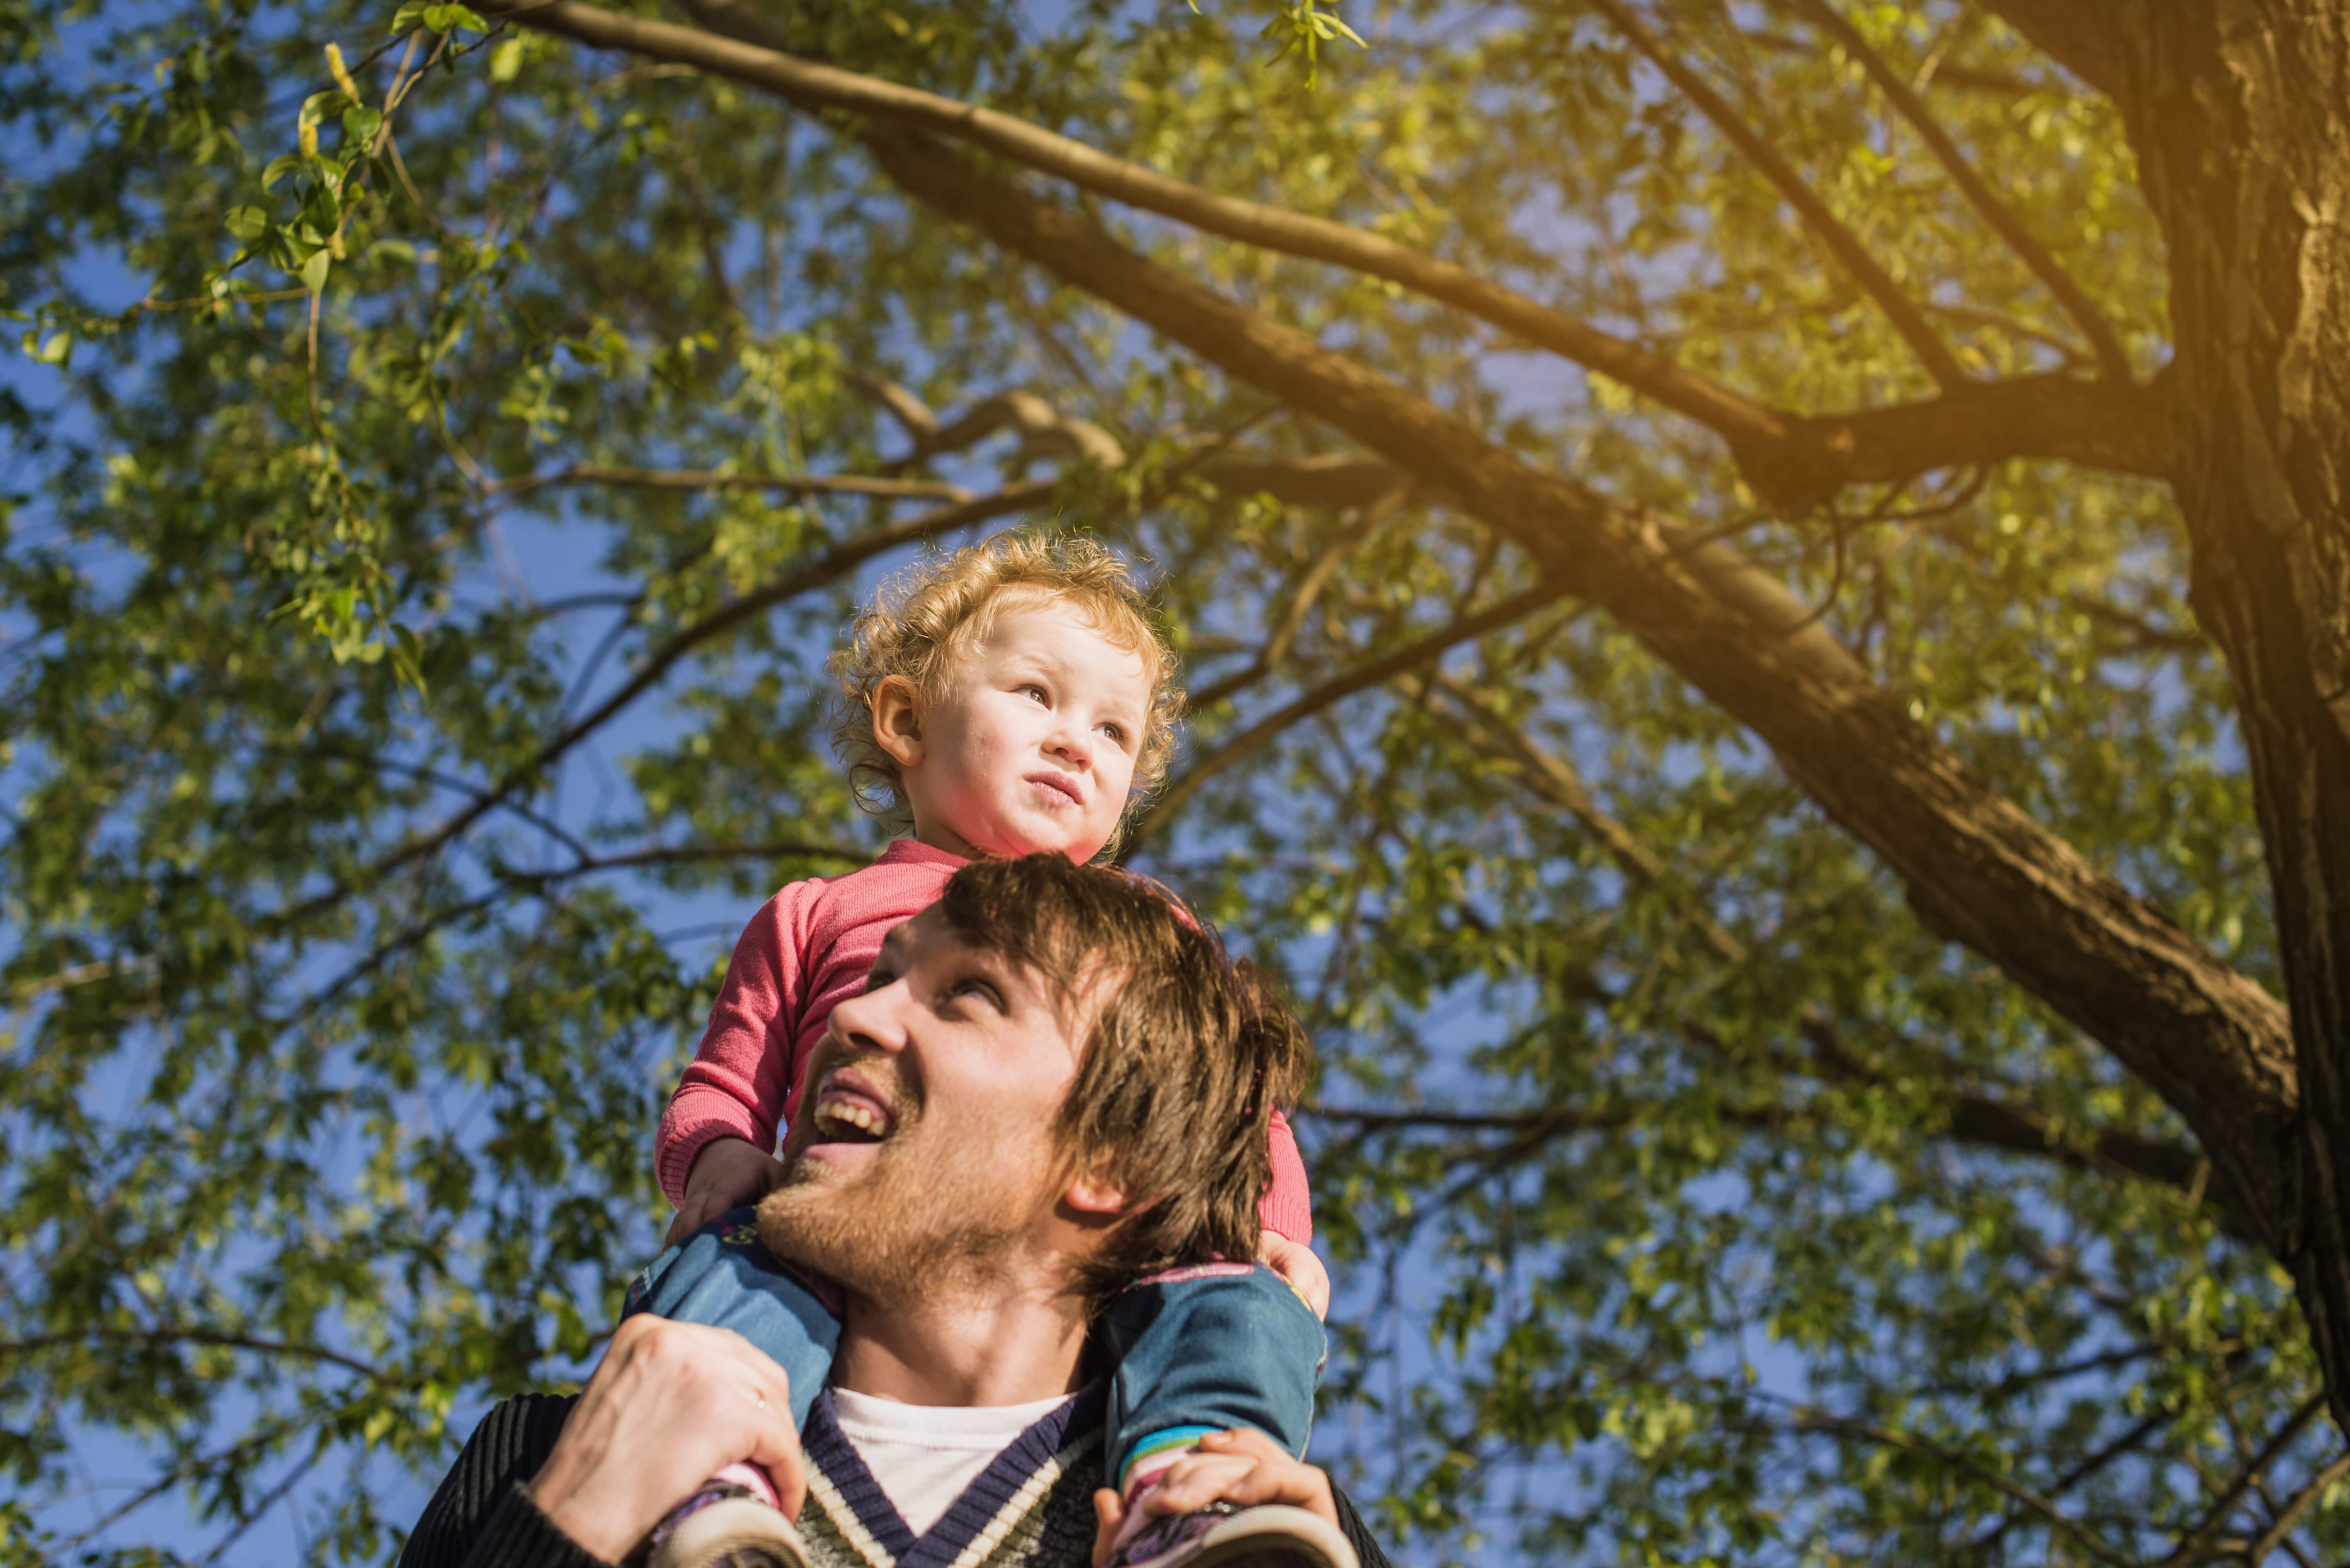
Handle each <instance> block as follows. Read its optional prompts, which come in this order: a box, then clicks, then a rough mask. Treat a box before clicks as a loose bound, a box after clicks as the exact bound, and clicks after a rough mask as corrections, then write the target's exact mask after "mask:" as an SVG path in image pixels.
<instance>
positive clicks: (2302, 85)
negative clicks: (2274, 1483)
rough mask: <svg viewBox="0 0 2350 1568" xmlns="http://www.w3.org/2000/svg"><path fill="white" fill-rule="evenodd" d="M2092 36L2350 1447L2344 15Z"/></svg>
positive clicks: (2221, 12) (2294, 1185)
mask: <svg viewBox="0 0 2350 1568" xmlns="http://www.w3.org/2000/svg"><path fill="white" fill-rule="evenodd" d="M2081 47H2090V48H2092V49H2093V52H2095V53H2097V54H2099V55H2100V57H2102V58H2104V59H2106V60H2107V61H2109V62H2110V66H2109V69H2108V76H2109V78H2110V79H2111V81H2112V83H2113V87H2114V90H2115V93H2116V98H2117V99H2118V101H2119V102H2120V104H2121V106H2122V109H2123V113H2124V116H2125V119H2126V123H2127V125H2128V128H2129V133H2130V140H2131V142H2132V144H2133V145H2134V147H2135V148H2136V151H2137V155H2138V158H2139V161H2140V163H2141V166H2142V168H2143V171H2144V181H2145V187H2146V192H2147V198H2148V200H2149V201H2150V202H2152V204H2153V207H2154V211H2155V213H2156V215H2157V216H2158V219H2159V221H2160V222H2161V224H2162V227H2163V232H2164V234H2165V236H2166V238H2167V239H2168V243H2169V246H2170V276H2171V295H2170V310H2171V319H2172V327H2173V337H2174V341H2175V343H2176V345H2177V347H2176V357H2175V361H2174V366H2173V372H2172V375H2171V377H2170V380H2171V382H2172V386H2171V387H2170V389H2169V390H2170V393H2171V396H2170V399H2169V409H2170V417H2171V418H2172V420H2173V421H2174V429H2175V434H2176V440H2175V442H2174V445H2175V447H2176V450H2178V452H2180V453H2181V454H2182V456H2181V460H2180V462H2179V463H2178V468H2177V470H2176V471H2175V472H2174V473H2173V476H2172V485H2173V488H2174V489H2175V491H2176V493H2177V494H2178V502H2179V506H2180V509H2181V511H2182V513H2183V514H2184V515H2185V517H2186V522H2187V527H2188V534H2189V541H2190V543H2191V545H2192V549H2193V561H2194V565H2193V581H2192V602H2193V604H2194V607H2195V612H2196V615H2197V618H2199V620H2200V621H2201V623H2202V625H2203V628H2204V629H2205V630H2206V631H2207V632H2209V633H2210V636H2211V638H2212V639H2213V640H2214V641H2215V642H2217V643H2218V644H2219V645H2220V649H2222V650H2223V651H2224V652H2225V653H2226V655H2227V658H2228V665H2229V670H2230V673H2231V675H2232V677H2233V679H2234V681H2235V687H2236V694H2237V701H2238V709H2239V711H2240V713H2241V723H2242V732H2243V742H2244V747H2245V751H2246V753H2247V754H2248V756H2249V758H2250V761H2251V774H2252V783H2253V787H2254V797H2255V800H2256V803H2257V808H2258V811H2259V815H2260V825H2261V833H2262V839H2263V841H2264V844H2265V846H2266V850H2267V856H2268V867H2269V875H2270V878H2271V881H2272V889H2273V896H2274V902H2275V910H2276V922H2277V929H2278V937H2279V943H2280V947H2281V950H2282V963H2283V969H2284V977H2285V986H2286V994H2287V1000H2288V1002H2289V1005H2290V1008H2291V1012H2292V1017H2293V1045H2294V1057H2295V1064H2296V1066H2297V1068H2298V1072H2299V1077H2300V1081H2301V1085H2302V1110H2301V1115H2300V1116H2299V1118H2298V1121H2297V1128H2296V1130H2297V1134H2298V1136H2297V1137H2295V1138H2294V1139H2293V1146H2292V1154H2291V1158H2290V1167H2291V1170H2292V1176H2293V1179H2292V1181H2291V1185H2290V1189H2289V1193H2288V1198H2287V1202H2286V1205H2285V1207H2284V1209H2283V1210H2282V1215H2281V1218H2282V1220H2283V1222H2284V1223H2283V1229H2282V1231H2280V1232H2279V1233H2278V1235H2277V1240H2276V1246H2277V1251H2278V1252H2279V1254H2280V1256H2281V1257H2282V1259H2283V1260H2284V1262H2286V1264H2287V1266H2288V1267H2290V1268H2291V1270H2292V1271H2293V1278H2294V1281H2295V1282H2296V1285H2297V1287H2298V1292H2299V1296H2300V1300H2301V1305H2302V1311H2303V1315H2304V1316H2306V1317H2307V1319H2308V1321H2309V1325H2310V1333H2311V1335H2312V1337H2313V1339H2314V1342H2315V1345H2316V1349H2317V1353H2318V1357H2319V1360H2320V1362H2321V1363H2322V1364H2323V1366H2324V1368H2325V1373H2326V1385H2327V1387H2328V1389H2329V1391H2330V1396H2331V1398H2332V1401H2333V1407H2334V1418H2335V1420H2336V1421H2337V1422H2340V1423H2341V1424H2342V1425H2343V1426H2344V1427H2345V1429H2350V967H2345V965H2350V592H2345V589H2350V227H2345V224H2346V223H2350V11H2345V7H2344V6H2343V5H2341V4H2340V3H2339V0H2133V3H2132V4H2129V5H2124V6H2116V7H2115V8H2114V11H2113V12H2112V13H2111V14H2110V19H2109V20H2108V21H2107V23H2106V34H2105V36H2104V37H2103V38H2102V39H2101V40H2093V41H2092V43H2091V44H2089V45H2083V46H2081Z"/></svg>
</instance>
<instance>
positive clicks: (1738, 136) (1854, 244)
mask: <svg viewBox="0 0 2350 1568" xmlns="http://www.w3.org/2000/svg"><path fill="white" fill-rule="evenodd" d="M1590 3H1591V7H1592V9H1593V10H1595V11H1597V12H1598V13H1599V14H1600V15H1601V16H1605V17H1607V20H1608V22H1609V24H1610V25H1612V26H1614V27H1615V28H1616V30H1617V32H1619V33H1621V34H1623V35H1624V36H1625V37H1627V38H1628V39H1630V40H1631V43H1632V47H1634V48H1636V49H1638V50H1639V51H1640V53H1641V54H1643V55H1645V56H1647V57H1648V60H1649V62H1650V63H1651V64H1652V65H1654V66H1655V67H1657V69H1659V71H1662V72H1663V73H1664V75H1665V78H1666V79H1667V80H1668V81H1669V82H1671V83H1672V84H1673V86H1674V87H1675V88H1679V90H1680V93H1681V95H1682V96H1683V97H1685V98H1687V99H1689V100H1690V103H1692V104H1694V105H1696V106H1697V109H1698V112H1699V113H1700V114H1702V115H1704V116H1705V117H1706V119H1710V120H1711V121H1712V122H1713V124H1714V127H1715V129H1717V130H1720V131H1721V134H1722V135H1723V136H1724V137H1726V138H1728V139H1729V140H1730V142H1731V145H1732V146H1733V147H1735V148H1737V149H1738V151H1740V152H1741V153H1742V154H1743V155H1744V157H1745V159H1746V161H1748V162H1749V163H1752V165H1753V166H1754V169H1755V171H1756V172H1758V173H1760V174H1761V175H1762V176H1763V178H1764V179H1765V180H1768V181H1769V182H1771V183H1772V184H1773V185H1775V186H1776V187H1778V190H1779V193H1780V194H1781V195H1782V196H1783V197H1785V198H1786V200H1787V203H1788V205H1790V206H1792V207H1794V209H1795V211H1796V212H1797V213H1799V214H1800V215H1801V216H1802V217H1803V220H1804V224H1805V225H1806V226H1807V227H1808V228H1810V229H1811V231H1812V232H1813V233H1814V234H1817V235H1818V236H1819V238H1820V243H1821V244H1825V245H1826V246H1827V248H1828V250H1829V252H1830V253H1831V254H1834V255H1835V258H1836V260H1837V262H1838V263H1840V264H1841V265H1843V266H1844V268H1845V270H1846V271H1847V272H1849V273H1850V274H1851V275H1852V277H1853V281H1854V282H1855V283H1857V284H1859V285H1860V286H1861V287H1862V288H1863V289H1865V290H1866V291H1867V294H1868V296H1869V297H1870V298H1871V299H1874V300H1875V301H1877V308H1878V309H1880V310H1882V311H1884V313H1885V317H1886V319H1887V321H1888V322H1890V323H1891V324H1892V327H1893V329H1894V331H1896V332H1898V333H1899V334H1900V335H1901V337H1902V340H1903V341H1904V342H1906V343H1908V345H1909V347H1910V348H1911V350H1912V351H1913V352H1915V353H1916V354H1917V356H1918V360H1919V362H1921V363H1922V364H1923V365H1924V366H1925V367H1926V371H1927V374H1929V375H1930V376H1932V377H1933V378H1934V382H1935V384H1936V385H1937V386H1939V387H1941V388H1942V389H1944V390H1946V391H1947V390H1949V389H1952V388H1955V387H1959V386H1961V385H1963V384H1965V381H1966V375H1965V373H1964V372H1963V371H1961V370H1960V369H1959V362H1958V361H1957V360H1956V359H1954V358H1951V357H1950V349H1949V348H1946V347H1944V345H1943V343H1942V340H1941V339H1940V338H1939V337H1936V336H1935V335H1934V329H1933V328H1932V327H1929V326H1928V325H1927V323H1926V318H1925V317H1924V316H1922V315H1921V314H1919V312H1918V306H1916V304H1915V303H1913V302H1912V301H1911V300H1910V298H1909V296H1908V295H1906V294H1903V293H1902V292H1901V288H1900V286H1899V285H1898V284H1896V283H1895V282H1894V281H1893V279H1892V278H1891V276H1889V275H1887V273H1886V271H1885V269H1884V268H1883V267H1881V266H1879V265H1877V258H1876V257H1874V256H1872V255H1870V254H1868V249H1867V247H1866V246H1865V245H1863V244H1861V243H1860V240H1859V238H1858V236H1856V235H1855V234H1853V232H1852V231H1851V230H1850V229H1848V228H1846V227H1845V225H1844V224H1843V223H1842V222H1840V221H1839V220H1838V219H1837V217H1836V216H1835V213H1831V212H1829V211H1828V209H1827V203H1826V202H1823V201H1821V200H1820V198H1819V197H1818V196H1817V195H1816V194H1815V193H1814V192H1813V191H1812V188H1811V187H1810V186H1809V185H1807V184H1805V183H1804V180H1803V177H1802V176H1801V175H1799V174H1797V173H1796V172H1795V171H1794V168H1793V167H1791V166H1790V165H1789V164H1788V162H1787V161H1786V160H1785V159H1783V158H1781V157H1780V156H1779V154H1778V153H1777V152H1776V151H1773V149H1772V147H1771V144H1770V143H1769V142H1767V141H1765V140H1763V138H1762V136H1761V135H1760V134H1759V133H1757V132H1756V131H1755V130H1754V129H1753V128H1752V126H1749V125H1748V124H1747V123H1746V122H1745V120H1744V119H1742V118H1740V116H1739V114H1738V111H1737V110H1736V109H1732V108H1731V106H1730V104H1729V103H1728V102H1727V101H1725V100H1724V99H1723V98H1722V97H1721V94H1720V93H1717V92H1715V91H1714V90H1713V88H1711V87H1708V86H1707V85H1706V84H1705V82H1704V81H1703V80H1702V79H1700V78H1699V77H1698V76H1697V74H1696V73H1695V72H1693V71H1691V70H1690V68H1689V67H1687V66H1685V65H1683V64H1682V63H1681V61H1680V59H1679V57H1677V56H1676V55H1675V54H1674V53H1673V52H1672V50H1670V49H1669V48H1668V47H1665V43H1664V40H1663V39H1661V38H1659V37H1658V36H1657V35H1656V34H1655V33H1653V32H1651V31H1650V30H1649V29H1648V26H1647V24H1645V23H1643V22H1642V21H1641V20H1640V19H1639V18H1638V16H1634V15H1633V14H1632V12H1631V9H1630V8H1629V7H1628V6H1626V5H1622V4H1621V3H1620V0H1590Z"/></svg>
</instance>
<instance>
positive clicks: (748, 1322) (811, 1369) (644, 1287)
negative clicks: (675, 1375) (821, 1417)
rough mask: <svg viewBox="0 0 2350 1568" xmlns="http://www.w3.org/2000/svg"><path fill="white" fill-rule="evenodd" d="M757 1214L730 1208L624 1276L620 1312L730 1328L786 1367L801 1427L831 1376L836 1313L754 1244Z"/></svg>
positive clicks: (796, 1419)
mask: <svg viewBox="0 0 2350 1568" xmlns="http://www.w3.org/2000/svg"><path fill="white" fill-rule="evenodd" d="M757 1214H758V1211H757V1210H754V1209H736V1210H731V1211H730V1212H728V1213H727V1214H725V1215H723V1217H721V1218H719V1219H717V1220H712V1221H711V1222H710V1223H709V1224H707V1225H704V1226H703V1227H702V1229H701V1230H699V1231H694V1232H693V1233H692V1234H691V1235H690V1236H688V1237H687V1238H686V1239H685V1240H684V1241H680V1242H679V1243H678V1244H677V1245H676V1246H674V1247H671V1249H669V1251H665V1252H663V1253H662V1254H661V1255H660V1257H658V1258H655V1259H654V1260H653V1262H652V1266H651V1267H650V1268H649V1269H647V1270H645V1272H642V1273H640V1274H639V1275H638V1276H637V1277H636V1278H635V1279H634V1280H631V1281H630V1282H629V1294H628V1302H627V1304H626V1305H625V1306H623V1307H622V1308H621V1311H620V1315H621V1316H622V1317H623V1318H629V1317H634V1316H635V1315H636V1314H639V1313H640V1312H649V1313H651V1314H654V1315H655V1316H656V1317H665V1318H669V1319H671V1320H673V1321H674V1322H678V1323H698V1324H706V1325H708V1326H709V1327H712V1328H731V1329H733V1331H734V1332H735V1333H737V1334H741V1335H742V1336H743V1338H744V1339H747V1340H749V1341H750V1342H751V1343H752V1344H753V1345H756V1346H757V1347H758V1348H759V1349H760V1350H762V1351H764V1353H765V1354H766V1355H768V1356H769V1357H770V1358H772V1359H773V1360H774V1361H775V1364H776V1365H777V1366H781V1367H782V1368H783V1369H784V1372H785V1376H787V1377H788V1378H789V1379H790V1380H791V1396H792V1425H793V1426H794V1427H795V1428H796V1427H804V1426H806V1424H807V1416H808V1408H809V1407H810V1406H812V1405H814V1404H815V1403H816V1390H817V1389H819V1388H822V1387H823V1386H825V1383H826V1381H827V1379H828V1378H829V1377H830V1376H831V1375H832V1355H833V1352H834V1351H835V1350H836V1349H837V1347H838V1346H839V1345H840V1320H839V1319H838V1318H837V1317H836V1316H834V1315H833V1314H832V1313H831V1312H829V1311H827V1309H826V1307H825V1304H824V1303H822V1302H821V1301H819V1300H817V1299H816V1293H814V1292H813V1291H811V1290H809V1289H808V1287H807V1286H806V1285H805V1284H803V1283H801V1282H800V1280H799V1279H798V1277H797V1276H796V1275H795V1274H793V1273H792V1272H789V1271H788V1270H787V1269H786V1268H785V1265H784V1264H781V1263H779V1262H776V1261H775V1259H774V1258H773V1257H771V1256H769V1255H768V1252H767V1250H766V1249H765V1248H764V1247H762V1246H761V1245H759V1231H758V1227H757V1225H756V1224H755V1223H754V1220H756V1218H757Z"/></svg>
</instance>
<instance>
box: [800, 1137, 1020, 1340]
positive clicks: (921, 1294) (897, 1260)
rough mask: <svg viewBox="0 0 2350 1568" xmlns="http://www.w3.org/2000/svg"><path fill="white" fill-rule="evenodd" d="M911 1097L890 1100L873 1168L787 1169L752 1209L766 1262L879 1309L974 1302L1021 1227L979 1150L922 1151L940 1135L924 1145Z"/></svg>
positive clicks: (969, 1142) (1014, 1200)
mask: <svg viewBox="0 0 2350 1568" xmlns="http://www.w3.org/2000/svg"><path fill="white" fill-rule="evenodd" d="M910 1098H911V1096H905V1095H902V1094H901V1095H899V1096H894V1099H895V1101H896V1104H895V1106H893V1110H892V1114H893V1118H894V1125H893V1126H892V1127H891V1128H890V1133H889V1137H887V1138H886V1139H884V1140H883V1141H882V1143H881V1145H880V1146H879V1147H877V1148H876V1149H874V1151H873V1158H871V1159H869V1160H868V1161H866V1162H865V1163H864V1164H863V1165H861V1166H859V1167H858V1168H855V1169H853V1170H850V1171H847V1172H845V1173H844V1172H841V1171H839V1170H838V1169H837V1168H831V1167H827V1166H825V1165H822V1164H820V1163H816V1162H812V1161H810V1160H808V1159H806V1158H793V1159H789V1160H788V1161H787V1163H786V1166H785V1173H784V1176H783V1179H782V1181H781V1183H780V1184H779V1185H778V1186H777V1187H776V1188H775V1190H774V1191H772V1192H770V1193H768V1194H767V1196H766V1198H765V1199H764V1200H762V1201H761V1203H760V1204H759V1241H760V1244H761V1245H763V1246H764V1247H765V1248H766V1249H767V1251H770V1252H772V1253H773V1254H775V1256H776V1257H778V1258H782V1259H785V1260H786V1261H788V1262H794V1263H797V1264H799V1265H800V1266H802V1267H803V1268H806V1269H810V1270H813V1271H814V1272H816V1273H819V1274H822V1275H824V1276H826V1277H827V1278H828V1279H830V1280H832V1281H834V1282H837V1284H839V1285H840V1286H841V1288H842V1289H844V1290H846V1291H847V1292H848V1293H850V1294H852V1295H855V1296H858V1297H862V1298H864V1299H865V1300H867V1301H868V1302H870V1303H873V1304H874V1305H876V1306H879V1307H884V1308H890V1307H899V1306H904V1305H909V1304H911V1303H915V1302H935V1301H937V1300H938V1299H939V1298H940V1297H941V1296H942V1295H948V1294H961V1293H965V1292H972V1293H976V1292H978V1291H979V1290H980V1289H982V1288H983V1286H984V1285H985V1284H986V1283H987V1282H989V1281H990V1280H991V1279H993V1278H994V1277H995V1276H996V1274H997V1272H999V1266H1000V1265H1001V1263H1002V1262H1003V1259H1004V1258H1005V1256H1006V1255H1007V1254H1008V1253H1009V1252H1010V1251H1012V1249H1013V1245H1014V1242H1015V1241H1018V1240H1019V1239H1020V1238H1021V1237H1022V1236H1024V1234H1025V1233H1026V1232H1027V1231H1028V1229H1029V1225H1030V1216H1028V1215H1025V1214H1023V1213H1019V1212H1017V1211H1016V1210H1018V1208H1019V1202H1018V1195H1017V1194H1016V1193H1014V1192H1010V1191H1007V1190H1005V1187H1004V1182H1003V1171H1002V1170H1001V1169H999V1168H993V1167H992V1165H991V1163H990V1161H989V1160H988V1159H987V1158H986V1150H985V1148H984V1147H979V1146H983V1145H984V1144H985V1142H986V1141H987V1140H984V1139H976V1138H972V1137H956V1138H955V1139H954V1143H955V1145H956V1146H957V1147H945V1146H943V1145H942V1146H941V1147H930V1146H931V1144H933V1143H938V1142H940V1140H941V1138H942V1137H943V1136H944V1135H942V1134H941V1133H940V1132H939V1131H938V1130H937V1129H935V1128H934V1129H931V1132H930V1134H929V1135H928V1136H925V1134H924V1132H923V1130H922V1118H921V1117H920V1115H919V1113H918V1112H916V1109H915V1107H914V1106H912V1105H910V1104H909V1103H908V1102H909V1100H910ZM909 1115H910V1116H911V1120H910V1121H909V1120H907V1119H906V1118H907V1117H908V1116H909Z"/></svg>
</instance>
